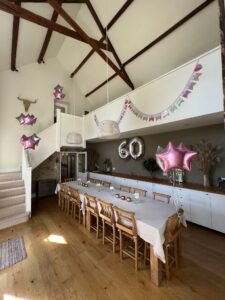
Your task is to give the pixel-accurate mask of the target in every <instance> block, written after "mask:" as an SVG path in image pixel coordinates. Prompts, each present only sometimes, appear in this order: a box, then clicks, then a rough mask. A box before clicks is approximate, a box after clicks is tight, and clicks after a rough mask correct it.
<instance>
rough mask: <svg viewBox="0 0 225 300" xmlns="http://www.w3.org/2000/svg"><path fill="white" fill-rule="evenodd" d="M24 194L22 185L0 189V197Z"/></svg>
mask: <svg viewBox="0 0 225 300" xmlns="http://www.w3.org/2000/svg"><path fill="white" fill-rule="evenodd" d="M22 194H25V188H24V186H21V187H15V188H9V189H2V190H0V198H5V197H10V196H18V195H22Z"/></svg>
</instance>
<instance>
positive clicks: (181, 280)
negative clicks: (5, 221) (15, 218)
mask: <svg viewBox="0 0 225 300" xmlns="http://www.w3.org/2000/svg"><path fill="white" fill-rule="evenodd" d="M40 202H41V204H40V205H39V209H38V210H37V212H36V213H35V215H34V216H33V218H32V219H31V220H30V221H29V222H28V223H26V224H22V225H18V226H15V227H13V228H10V229H6V230H3V231H1V232H0V242H2V241H5V240H7V239H8V238H13V237H15V236H17V235H21V236H23V237H24V240H25V245H26V250H27V255H28V258H27V259H26V260H24V261H23V262H20V263H18V264H16V265H14V266H12V267H10V268H9V269H7V270H4V271H0V296H1V299H4V300H11V299H15V300H20V299H26V300H36V299H38V300H39V299H40V300H45V299H50V300H57V299H62V300H67V299H68V300H72V299H79V300H81V299H85V300H92V299H99V300H107V299H119V300H126V299H127V300H128V299H129V300H130V299H135V300H139V299H140V300H145V299H154V300H155V299H188V300H189V299H191V300H194V299H204V300H206V299H210V300H212V299H216V300H220V299H225V235H222V234H219V233H216V232H213V231H210V230H207V229H204V228H200V227H198V226H194V225H190V226H189V228H188V230H187V231H184V232H183V243H182V246H183V256H182V259H181V266H180V269H179V270H178V271H175V272H174V274H173V277H172V280H171V281H164V282H163V284H162V286H161V287H160V288H158V287H156V286H154V285H153V284H152V283H151V282H150V273H149V270H148V269H147V268H146V267H143V266H142V267H141V268H140V270H139V271H138V272H137V273H136V274H135V272H134V265H133V261H131V260H129V259H126V260H124V262H123V263H121V262H120V260H119V255H118V253H117V254H113V253H112V251H111V247H110V246H109V245H105V246H103V245H102V244H101V240H96V239H95V234H94V233H93V234H90V233H88V232H87V231H86V230H85V229H84V228H83V226H82V225H78V223H77V222H76V221H74V220H72V219H71V218H70V217H67V216H66V215H65V214H64V213H63V212H61V211H59V210H58V209H57V202H56V199H43V200H41V201H40ZM49 235H59V236H62V237H63V238H64V239H65V240H66V242H67V244H57V243H53V242H48V241H46V240H45V239H46V238H48V237H49ZM7 295H8V296H11V297H12V298H10V297H7Z"/></svg>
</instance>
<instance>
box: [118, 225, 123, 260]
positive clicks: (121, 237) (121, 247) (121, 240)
mask: <svg viewBox="0 0 225 300" xmlns="http://www.w3.org/2000/svg"><path fill="white" fill-rule="evenodd" d="M119 232H120V260H121V261H122V260H123V234H122V231H121V230H120V231H119Z"/></svg>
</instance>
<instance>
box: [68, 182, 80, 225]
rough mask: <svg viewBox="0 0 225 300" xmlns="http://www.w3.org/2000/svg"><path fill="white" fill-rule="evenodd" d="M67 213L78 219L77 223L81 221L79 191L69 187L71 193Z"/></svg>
mask: <svg viewBox="0 0 225 300" xmlns="http://www.w3.org/2000/svg"><path fill="white" fill-rule="evenodd" d="M69 203H70V204H69V213H71V216H72V217H73V218H74V219H78V221H79V223H81V222H82V219H81V218H82V211H81V204H82V203H81V200H80V194H79V191H78V190H76V189H72V188H71V195H70V198H69Z"/></svg>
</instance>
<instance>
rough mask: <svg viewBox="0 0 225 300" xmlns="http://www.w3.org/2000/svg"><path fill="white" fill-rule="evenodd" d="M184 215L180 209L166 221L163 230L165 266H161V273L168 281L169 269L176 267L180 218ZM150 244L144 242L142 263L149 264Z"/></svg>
mask: <svg viewBox="0 0 225 300" xmlns="http://www.w3.org/2000/svg"><path fill="white" fill-rule="evenodd" d="M183 213H184V210H183V209H182V208H179V209H178V211H177V212H176V213H175V214H173V215H172V216H170V217H169V218H168V220H167V224H166V229H165V233H164V236H165V241H164V244H163V249H164V253H165V260H166V262H165V264H162V271H163V272H164V273H165V274H166V278H167V279H170V276H171V268H172V267H173V265H175V267H176V268H177V267H178V262H179V254H180V234H181V228H182V225H181V220H180V219H181V217H182V215H183ZM149 251H150V244H149V243H147V242H145V244H144V263H145V265H146V262H147V261H149V262H150V253H149Z"/></svg>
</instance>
